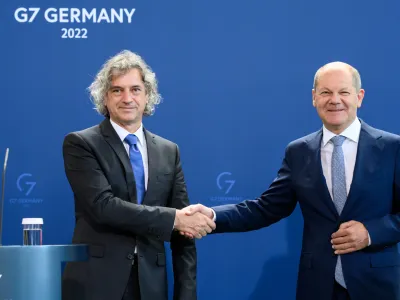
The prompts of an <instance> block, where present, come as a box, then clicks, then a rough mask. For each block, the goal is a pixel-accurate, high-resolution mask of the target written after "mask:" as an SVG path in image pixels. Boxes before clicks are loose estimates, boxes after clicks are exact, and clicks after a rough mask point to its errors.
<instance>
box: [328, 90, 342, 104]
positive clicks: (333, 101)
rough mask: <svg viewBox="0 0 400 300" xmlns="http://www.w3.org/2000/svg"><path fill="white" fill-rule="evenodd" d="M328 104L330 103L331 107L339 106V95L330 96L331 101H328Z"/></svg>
mask: <svg viewBox="0 0 400 300" xmlns="http://www.w3.org/2000/svg"><path fill="white" fill-rule="evenodd" d="M329 102H330V103H331V104H333V105H337V104H340V103H341V100H340V95H339V94H336V93H334V94H332V97H331V99H330V101H329Z"/></svg>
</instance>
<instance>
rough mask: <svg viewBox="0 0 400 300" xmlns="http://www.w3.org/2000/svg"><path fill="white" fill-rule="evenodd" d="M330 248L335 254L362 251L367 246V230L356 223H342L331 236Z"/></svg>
mask: <svg viewBox="0 0 400 300" xmlns="http://www.w3.org/2000/svg"><path fill="white" fill-rule="evenodd" d="M331 243H332V247H333V249H335V254H347V253H351V252H354V251H358V250H361V249H364V248H365V247H367V246H368V244H369V236H368V230H367V229H366V228H365V226H364V225H363V224H362V223H360V222H357V221H349V222H346V223H342V224H341V225H340V227H339V230H338V231H336V232H335V233H334V234H332V240H331Z"/></svg>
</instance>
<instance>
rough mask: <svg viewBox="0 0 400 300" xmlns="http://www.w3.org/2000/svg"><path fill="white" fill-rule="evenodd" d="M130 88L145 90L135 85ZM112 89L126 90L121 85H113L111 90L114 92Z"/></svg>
mask: <svg viewBox="0 0 400 300" xmlns="http://www.w3.org/2000/svg"><path fill="white" fill-rule="evenodd" d="M129 88H143V86H141V85H139V84H135V85H131V86H130V87H129ZM112 89H124V88H123V87H122V86H119V85H112V86H110V90H112Z"/></svg>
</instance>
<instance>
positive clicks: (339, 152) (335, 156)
mask: <svg viewBox="0 0 400 300" xmlns="http://www.w3.org/2000/svg"><path fill="white" fill-rule="evenodd" d="M345 139H346V137H344V136H341V135H337V136H335V137H333V138H332V139H331V141H332V143H333V145H334V148H333V153H332V196H333V203H334V204H335V207H336V209H337V211H338V213H339V215H340V214H341V213H342V210H343V207H344V204H345V203H346V200H347V191H346V173H345V168H344V155H343V149H342V144H343V142H344V141H345ZM335 279H336V281H337V282H338V283H339V284H340V285H341V286H343V287H346V283H345V281H344V277H343V270H342V261H341V259H340V256H338V260H337V263H336V268H335Z"/></svg>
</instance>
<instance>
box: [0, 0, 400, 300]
mask: <svg viewBox="0 0 400 300" xmlns="http://www.w3.org/2000/svg"><path fill="white" fill-rule="evenodd" d="M93 9H96V10H95V11H94V10H93ZM103 9H104V10H103ZM113 9H114V11H113ZM120 9H122V10H121V11H120ZM123 9H125V10H123ZM399 11H400V2H399V1H396V0H388V1H381V2H376V1H370V0H367V1H364V0H346V1H344V0H338V1H334V2H332V1H317V0H310V1H296V0H286V1H283V0H270V1H261V0H259V1H257V0H255V1H247V2H246V1H237V0H231V1H177V0H170V1H164V0H163V1H161V0H160V1H156V0H136V1H127V0H126V1H122V0H114V1H112V3H111V2H110V1H105V0H98V1H94V0H87V1H82V0H80V1H78V0H69V1H65V0H64V1H62V0H61V1H57V2H54V1H49V0H35V1H33V0H32V1H31V0H22V1H19V2H15V1H8V2H6V1H2V2H1V4H0V22H1V23H0V42H1V47H0V57H1V59H2V65H3V67H2V70H1V73H0V74H1V75H0V76H1V77H0V87H1V112H2V114H1V118H0V130H1V138H0V155H1V157H3V156H4V151H5V149H6V147H10V157H9V164H8V173H7V178H6V192H5V199H6V202H5V207H4V230H5V231H4V243H5V244H7V245H11V244H21V243H22V230H21V225H20V223H21V219H22V218H23V217H43V218H44V221H45V225H44V243H45V244H67V243H69V242H70V240H71V236H72V230H73V226H74V208H73V195H72V193H71V190H70V188H69V185H68V182H67V180H66V177H65V175H64V169H63V161H62V151H61V146H62V141H63V138H64V136H65V135H66V134H67V133H68V132H70V131H74V130H79V129H82V128H86V127H89V126H92V125H94V124H97V123H99V122H100V121H101V119H102V118H101V117H100V116H98V115H97V114H96V113H95V111H94V110H93V108H92V107H93V105H92V104H91V103H90V101H89V98H88V94H87V92H86V88H87V87H88V86H89V84H90V83H91V82H92V80H93V76H94V75H95V74H96V73H97V71H98V70H99V68H100V66H101V64H102V63H103V62H104V61H105V60H106V59H108V58H109V57H110V56H112V55H115V54H116V53H117V52H119V51H121V50H122V49H130V50H132V51H134V52H137V53H139V54H140V55H142V56H143V57H144V59H145V60H146V61H147V62H148V63H149V64H150V66H152V68H153V69H154V71H155V72H156V74H157V76H158V79H159V85H160V92H161V94H162V95H163V98H164V101H163V103H162V104H161V105H160V106H159V107H158V108H157V110H156V113H155V115H154V116H152V117H150V118H147V119H145V126H146V127H147V128H148V129H150V130H151V131H153V132H155V133H157V134H159V135H161V136H164V137H166V138H168V139H171V140H173V141H174V142H176V143H178V144H179V146H180V149H181V155H182V161H183V168H184V172H185V176H186V181H187V185H188V191H189V196H190V199H191V202H192V203H197V202H201V203H204V204H205V205H218V204H224V203H236V202H239V201H241V200H242V199H244V198H247V197H256V196H258V195H259V194H260V193H261V192H263V191H264V190H265V189H266V188H268V186H269V184H270V183H271V181H272V180H273V178H274V177H275V174H276V172H277V170H278V168H279V166H280V163H281V159H282V157H283V154H284V149H285V146H286V145H287V144H288V143H289V142H290V141H291V140H293V139H295V138H298V137H301V136H303V135H305V134H308V133H309V132H312V131H315V130H317V129H319V128H320V126H321V122H320V120H319V118H318V116H317V114H316V112H315V109H314V108H313V107H312V102H311V89H312V81H313V76H314V73H315V71H316V70H317V69H318V68H319V67H320V66H322V65H323V64H325V63H327V62H330V61H335V60H341V61H345V62H348V63H350V64H352V65H354V66H355V67H356V68H358V70H359V71H360V73H361V78H362V82H363V87H364V88H365V89H366V96H365V99H364V105H363V107H362V108H361V110H360V112H359V116H360V117H362V118H363V119H364V120H365V121H366V122H368V123H369V124H370V125H372V126H375V127H379V128H381V129H384V130H388V131H391V132H394V133H398V134H399V133H400V129H399V126H398V114H399V111H400V102H399V99H398V87H397V84H398V78H399V77H398V74H397V70H399V69H400V61H399V59H398V54H399V53H400V42H399V26H400V18H399ZM71 15H72V20H73V21H74V22H73V23H72V22H71ZM115 15H117V16H116V17H115ZM112 17H113V18H112ZM84 18H85V19H84ZM78 21H79V22H78ZM83 21H85V22H83ZM82 37H84V38H82ZM302 226H303V221H302V217H301V213H300V212H299V210H296V211H295V213H294V214H293V215H292V216H291V217H289V218H288V219H286V220H283V221H281V222H279V223H278V224H275V225H273V226H271V227H270V228H266V229H263V230H259V231H257V232H250V233H243V234H223V235H215V236H210V237H207V238H205V239H203V240H200V241H198V242H197V246H198V260H199V266H198V269H199V273H198V286H199V299H231V300H234V299H249V300H256V299H267V298H268V299H294V296H295V286H296V276H297V263H298V259H299V254H300V244H301V233H302Z"/></svg>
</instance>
